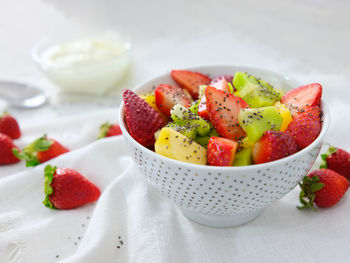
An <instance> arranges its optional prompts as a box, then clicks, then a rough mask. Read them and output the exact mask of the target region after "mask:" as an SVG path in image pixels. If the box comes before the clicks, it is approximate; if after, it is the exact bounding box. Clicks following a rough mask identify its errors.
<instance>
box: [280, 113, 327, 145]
mask: <svg viewBox="0 0 350 263" xmlns="http://www.w3.org/2000/svg"><path fill="white" fill-rule="evenodd" d="M321 128H322V125H321V109H320V107H313V108H307V109H306V110H302V112H300V113H298V114H296V115H295V116H294V118H293V120H292V121H291V123H289V125H288V128H287V130H286V132H287V133H289V134H290V135H292V137H293V138H294V140H295V142H296V143H297V144H298V146H299V148H300V149H303V148H305V147H306V146H308V145H309V144H311V143H312V142H313V141H314V140H315V139H316V138H317V136H318V135H319V134H320V132H321Z"/></svg>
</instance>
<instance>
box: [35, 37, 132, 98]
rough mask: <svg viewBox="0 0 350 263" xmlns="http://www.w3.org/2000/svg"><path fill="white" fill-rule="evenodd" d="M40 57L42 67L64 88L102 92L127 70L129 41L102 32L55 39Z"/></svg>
mask: <svg viewBox="0 0 350 263" xmlns="http://www.w3.org/2000/svg"><path fill="white" fill-rule="evenodd" d="M39 57H40V58H39V59H38V61H39V64H40V68H41V69H42V70H43V71H44V72H45V73H46V75H47V76H48V77H49V78H50V79H51V80H52V81H53V82H54V83H55V84H56V85H57V86H58V87H59V88H61V89H62V90H64V91H67V92H75V93H90V94H100V95H102V94H104V93H105V92H106V91H107V90H108V89H110V88H112V87H115V86H116V84H117V82H118V81H119V80H120V79H121V78H122V76H123V75H124V73H125V72H126V69H127V68H128V66H129V64H130V44H129V43H127V42H123V41H122V40H121V39H120V38H118V37H114V36H110V35H102V36H98V37H91V38H82V39H80V40H74V41H70V42H65V43H60V44H58V43H52V44H51V45H47V47H46V48H44V50H43V51H42V52H41V54H40V55H39Z"/></svg>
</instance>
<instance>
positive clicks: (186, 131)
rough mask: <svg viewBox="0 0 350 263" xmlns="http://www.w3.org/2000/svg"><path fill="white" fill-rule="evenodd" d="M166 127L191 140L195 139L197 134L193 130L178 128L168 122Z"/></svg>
mask: <svg viewBox="0 0 350 263" xmlns="http://www.w3.org/2000/svg"><path fill="white" fill-rule="evenodd" d="M166 127H168V128H170V129H173V130H174V131H177V132H179V133H181V134H182V135H185V136H186V137H188V138H191V139H192V140H194V139H196V137H197V132H196V131H195V130H194V129H189V128H187V127H186V126H180V125H178V124H176V123H174V122H169V123H168V124H167V126H166Z"/></svg>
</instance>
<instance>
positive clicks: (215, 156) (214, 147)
mask: <svg viewBox="0 0 350 263" xmlns="http://www.w3.org/2000/svg"><path fill="white" fill-rule="evenodd" d="M237 146H238V143H237V142H235V141H232V140H230V139H225V138H221V137H214V136H213V137H211V138H210V139H209V142H208V150H207V160H208V164H209V165H215V166H231V165H232V164H233V161H234V159H235V154H236V151H237Z"/></svg>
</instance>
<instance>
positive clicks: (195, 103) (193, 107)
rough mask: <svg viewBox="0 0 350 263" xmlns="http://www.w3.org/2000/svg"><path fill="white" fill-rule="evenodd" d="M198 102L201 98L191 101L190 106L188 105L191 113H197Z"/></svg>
mask: <svg viewBox="0 0 350 263" xmlns="http://www.w3.org/2000/svg"><path fill="white" fill-rule="evenodd" d="M200 102H201V100H196V101H195V102H193V103H192V105H191V107H189V109H190V111H191V112H192V113H193V114H196V115H198V106H199V103H200Z"/></svg>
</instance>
